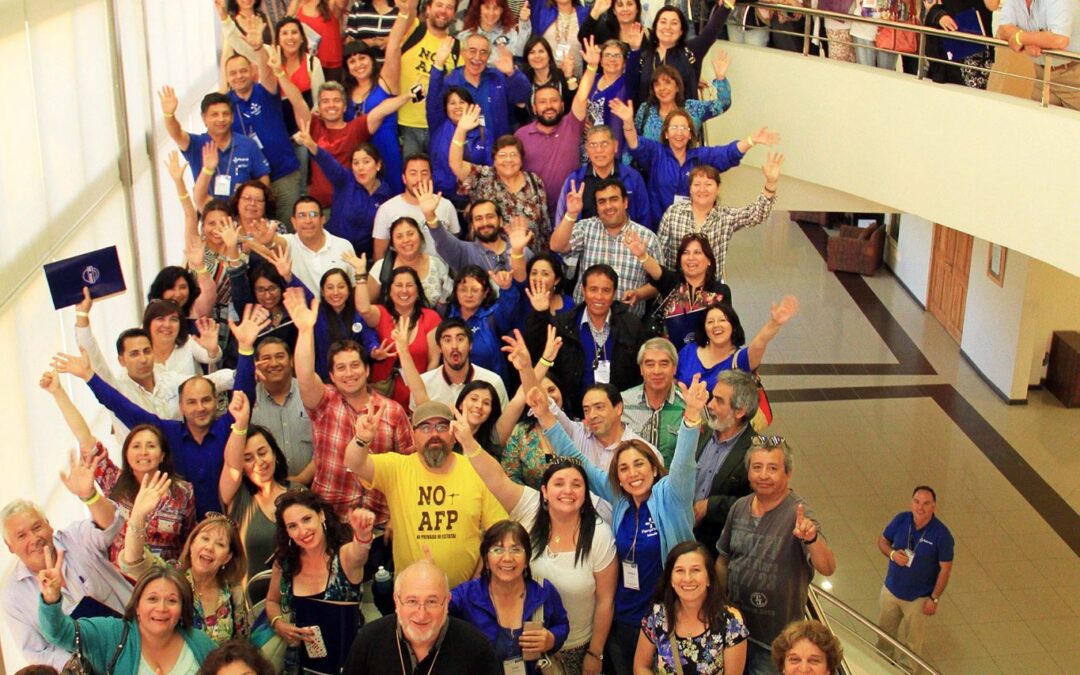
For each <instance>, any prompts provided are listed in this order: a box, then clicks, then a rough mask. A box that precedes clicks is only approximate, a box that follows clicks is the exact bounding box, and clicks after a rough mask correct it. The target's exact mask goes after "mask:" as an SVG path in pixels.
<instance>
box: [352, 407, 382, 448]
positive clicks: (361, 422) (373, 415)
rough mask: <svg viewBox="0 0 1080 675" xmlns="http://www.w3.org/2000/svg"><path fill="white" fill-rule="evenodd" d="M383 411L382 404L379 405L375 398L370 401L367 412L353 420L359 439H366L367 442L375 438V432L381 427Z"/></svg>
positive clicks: (354, 429)
mask: <svg viewBox="0 0 1080 675" xmlns="http://www.w3.org/2000/svg"><path fill="white" fill-rule="evenodd" d="M381 412H382V406H381V405H377V404H376V403H375V401H374V399H373V400H372V401H371V402H370V403H368V409H367V412H366V413H363V414H362V415H357V416H356V421H355V422H353V431H354V433H355V434H356V438H357V439H359V440H361V441H364V443H365V444H367V443H371V442H372V441H373V440H375V432H376V431H378V429H379V413H381Z"/></svg>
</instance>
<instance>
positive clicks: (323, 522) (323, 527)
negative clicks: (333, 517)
mask: <svg viewBox="0 0 1080 675" xmlns="http://www.w3.org/2000/svg"><path fill="white" fill-rule="evenodd" d="M322 529H323V532H326V521H325V520H324V521H322Z"/></svg>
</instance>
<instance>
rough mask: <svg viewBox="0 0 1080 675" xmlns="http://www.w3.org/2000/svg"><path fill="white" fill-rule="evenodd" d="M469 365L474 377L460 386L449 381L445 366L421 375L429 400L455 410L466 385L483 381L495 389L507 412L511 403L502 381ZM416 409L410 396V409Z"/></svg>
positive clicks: (481, 369)
mask: <svg viewBox="0 0 1080 675" xmlns="http://www.w3.org/2000/svg"><path fill="white" fill-rule="evenodd" d="M469 365H470V367H471V368H472V377H470V378H468V379H466V381H465V382H462V383H460V384H453V383H451V382H449V381H447V379H446V375H444V374H443V366H439V367H438V368H433V369H431V370H429V371H427V372H426V373H420V379H421V380H423V381H424V388H425V389H427V395H428V398H429V399H431V400H432V401H438V402H440V403H445V404H446V405H448V406H450V407H451V408H455V407H456V406H455V404H456V403H457V397H458V394H460V393H461V390H462V389H464V388H465V385H466V384H468V383H469V382H472V381H473V380H481V381H482V382H487V383H488V384H490V385H491V386H493V387H495V392H496V393H497V394H498V395H499V405H501V406H502V408H503V410H506V404H507V403H508V402H509V399H508V398H507V397H506V385H504V384H503V381H502V379H501V378H500V377H499V376H498V375H496V374H495V373H494V372H493V371H490V370H488V369H487V368H481V367H480V366H477V365H474V364H471V363H470V364H469ZM415 408H416V402H415V401H414V400H413V397H412V395H411V394H410V395H409V409H410V410H412V409H415Z"/></svg>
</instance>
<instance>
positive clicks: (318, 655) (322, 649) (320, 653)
mask: <svg viewBox="0 0 1080 675" xmlns="http://www.w3.org/2000/svg"><path fill="white" fill-rule="evenodd" d="M308 629H309V630H310V631H311V632H312V633H313V634H314V635H315V637H313V638H312V639H310V640H305V641H304V649H306V650H307V655H308V658H312V659H324V658H326V641H325V640H323V636H322V629H321V628H319V627H318V626H308Z"/></svg>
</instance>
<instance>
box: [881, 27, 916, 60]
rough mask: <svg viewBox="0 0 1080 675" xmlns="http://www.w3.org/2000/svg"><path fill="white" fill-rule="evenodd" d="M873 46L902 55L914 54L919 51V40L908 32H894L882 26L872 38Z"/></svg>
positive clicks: (893, 29)
mask: <svg viewBox="0 0 1080 675" xmlns="http://www.w3.org/2000/svg"><path fill="white" fill-rule="evenodd" d="M874 46H875V47H879V48H881V49H889V50H892V51H894V52H901V53H903V54H914V53H915V52H916V51H918V50H919V38H918V36H916V34H915V33H913V32H912V31H909V30H896V29H895V28H888V27H886V26H882V27H880V28H878V30H877V35H876V36H875V37H874Z"/></svg>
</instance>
